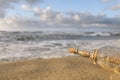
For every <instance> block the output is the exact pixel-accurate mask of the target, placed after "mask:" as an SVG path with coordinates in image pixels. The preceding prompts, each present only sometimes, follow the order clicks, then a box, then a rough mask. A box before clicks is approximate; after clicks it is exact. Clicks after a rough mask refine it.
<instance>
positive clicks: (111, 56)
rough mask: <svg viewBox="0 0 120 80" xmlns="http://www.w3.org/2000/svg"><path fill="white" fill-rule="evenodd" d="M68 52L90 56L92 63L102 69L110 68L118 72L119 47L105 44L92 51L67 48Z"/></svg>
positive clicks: (119, 66)
mask: <svg viewBox="0 0 120 80" xmlns="http://www.w3.org/2000/svg"><path fill="white" fill-rule="evenodd" d="M69 52H70V53H73V54H79V55H80V56H82V57H87V58H90V59H91V60H92V62H93V64H97V65H99V66H101V67H102V68H104V69H107V70H112V71H114V72H115V73H117V74H120V48H115V47H111V46H105V47H102V48H99V49H95V50H92V51H86V50H78V49H76V48H69Z"/></svg>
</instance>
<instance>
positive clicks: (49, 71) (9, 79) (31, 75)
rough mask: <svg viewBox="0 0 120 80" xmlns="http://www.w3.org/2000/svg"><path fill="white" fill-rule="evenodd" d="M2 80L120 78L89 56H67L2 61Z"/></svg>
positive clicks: (0, 76)
mask: <svg viewBox="0 0 120 80" xmlns="http://www.w3.org/2000/svg"><path fill="white" fill-rule="evenodd" d="M0 80H120V77H119V75H116V74H114V73H113V72H112V71H108V70H105V69H103V68H101V67H99V66H98V65H94V64H92V62H91V61H90V60H89V59H88V58H83V57H78V56H77V57H76V56H75V57H65V58H58V59H35V60H28V61H17V62H9V63H0Z"/></svg>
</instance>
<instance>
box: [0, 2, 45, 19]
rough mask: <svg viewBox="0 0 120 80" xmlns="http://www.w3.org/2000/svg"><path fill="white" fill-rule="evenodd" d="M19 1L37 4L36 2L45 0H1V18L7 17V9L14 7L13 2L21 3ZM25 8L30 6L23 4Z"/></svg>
mask: <svg viewBox="0 0 120 80" xmlns="http://www.w3.org/2000/svg"><path fill="white" fill-rule="evenodd" d="M19 2H24V3H26V4H30V5H32V4H36V3H40V2H43V0H0V18H3V17H5V15H6V14H5V13H6V11H7V9H8V8H9V9H11V8H14V5H13V3H17V4H18V3H19ZM22 7H23V8H24V9H28V8H29V6H28V5H23V6H22Z"/></svg>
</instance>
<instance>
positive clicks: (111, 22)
mask: <svg viewBox="0 0 120 80" xmlns="http://www.w3.org/2000/svg"><path fill="white" fill-rule="evenodd" d="M34 13H35V16H36V17H39V19H40V21H43V22H46V24H51V25H62V26H83V27H84V26H85V27H90V26H96V27H97V26H98V27H109V26H119V25H120V18H117V17H113V18H109V17H107V16H106V15H105V14H102V15H101V14H99V15H93V14H90V13H74V12H70V13H60V12H56V11H53V10H51V9H50V8H46V9H40V8H36V9H34Z"/></svg>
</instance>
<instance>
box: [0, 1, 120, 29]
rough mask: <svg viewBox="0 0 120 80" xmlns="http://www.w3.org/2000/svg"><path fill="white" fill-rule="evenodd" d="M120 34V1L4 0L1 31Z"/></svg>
mask: <svg viewBox="0 0 120 80" xmlns="http://www.w3.org/2000/svg"><path fill="white" fill-rule="evenodd" d="M72 29H74V30H83V29H86V30H93V31H95V30H97V31H99V30H101V31H102V30H103V31H104V30H109V31H110V30H112V31H120V0H0V31H39V30H63V31H64V30H72Z"/></svg>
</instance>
